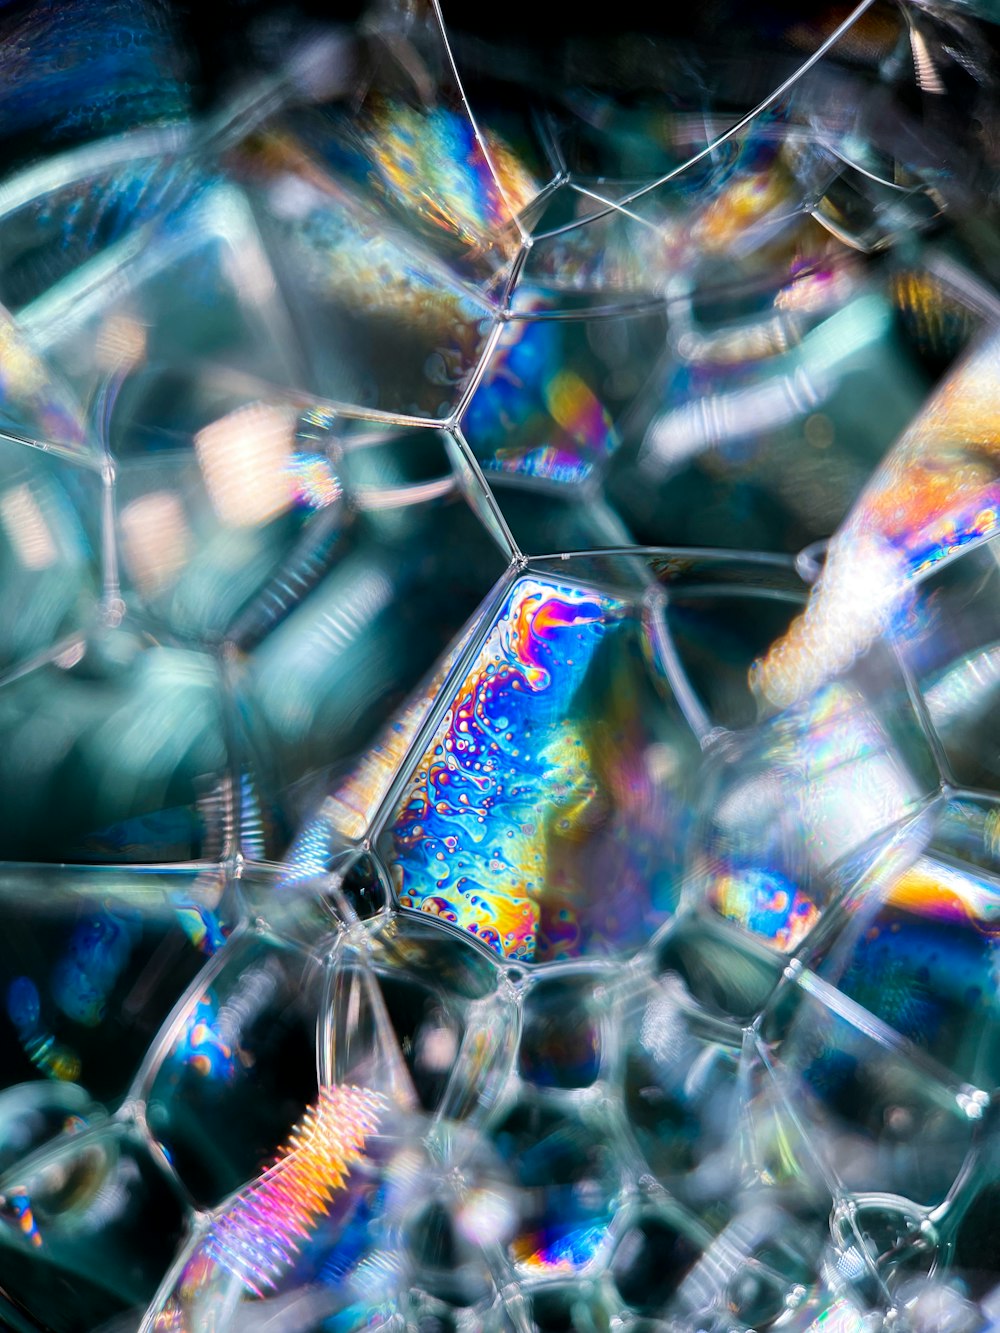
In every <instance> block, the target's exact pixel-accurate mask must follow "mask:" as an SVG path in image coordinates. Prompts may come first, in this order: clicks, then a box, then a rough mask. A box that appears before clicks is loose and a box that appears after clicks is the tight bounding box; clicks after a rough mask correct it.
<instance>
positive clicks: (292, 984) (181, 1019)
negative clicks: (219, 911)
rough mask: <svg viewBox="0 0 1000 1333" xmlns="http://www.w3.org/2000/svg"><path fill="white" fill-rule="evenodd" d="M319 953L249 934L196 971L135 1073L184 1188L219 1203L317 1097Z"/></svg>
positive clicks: (150, 1121) (154, 1131)
mask: <svg viewBox="0 0 1000 1333" xmlns="http://www.w3.org/2000/svg"><path fill="white" fill-rule="evenodd" d="M323 993H324V975H323V969H322V966H321V964H320V963H319V961H318V960H317V959H316V958H314V957H312V956H310V955H308V954H306V953H304V952H303V951H301V950H298V949H296V948H294V947H292V946H290V945H288V944H285V943H281V942H279V941H276V940H273V939H270V938H269V937H268V936H266V935H259V934H256V933H253V932H250V933H240V934H237V935H236V936H234V937H233V938H232V939H231V940H230V941H229V942H228V943H227V945H226V947H225V948H224V949H222V950H220V952H219V953H218V954H217V955H216V957H215V958H214V959H213V960H212V963H211V965H210V966H209V967H208V968H206V969H205V970H204V971H203V972H201V973H200V974H199V976H198V977H197V979H196V980H195V982H194V984H193V985H192V986H191V987H190V989H189V991H188V993H187V995H186V996H185V997H184V999H183V1000H182V1001H181V1003H180V1004H179V1006H178V1008H177V1010H176V1011H175V1013H174V1014H173V1015H172V1016H171V1018H170V1021H169V1022H168V1023H167V1024H166V1025H165V1027H164V1029H163V1031H162V1032H161V1034H160V1036H159V1038H158V1040H157V1041H156V1042H155V1044H152V1045H151V1050H150V1058H149V1059H148V1060H147V1062H146V1065H145V1066H144V1068H143V1070H142V1071H140V1073H139V1076H138V1078H137V1081H136V1084H135V1088H134V1094H133V1095H134V1096H135V1097H136V1098H137V1099H139V1100H140V1101H141V1103H142V1104H143V1105H144V1115H145V1121H146V1124H147V1125H148V1127H149V1132H150V1134H151V1136H152V1138H153V1139H154V1141H155V1142H156V1144H157V1145H158V1146H159V1148H160V1149H161V1150H162V1152H163V1153H164V1156H165V1158H166V1160H167V1161H168V1162H169V1163H170V1166H171V1168H172V1170H173V1171H174V1172H176V1174H177V1176H178V1177H179V1179H180V1180H181V1181H183V1183H184V1186H185V1188H186V1189H187V1190H188V1191H189V1192H190V1194H191V1196H192V1197H193V1198H195V1199H197V1200H198V1201H199V1202H201V1203H207V1204H210V1205H214V1204H217V1203H218V1202H219V1201H220V1200H221V1199H222V1198H224V1197H225V1196H226V1195H227V1194H229V1193H231V1192H232V1191H233V1190H235V1189H238V1188H239V1187H240V1186H242V1185H244V1184H245V1183H246V1182H247V1181H248V1180H250V1179H251V1178H252V1177H253V1176H254V1175H255V1174H256V1173H257V1171H258V1169H259V1165H260V1162H261V1160H262V1159H263V1158H265V1157H266V1156H267V1155H268V1153H269V1152H271V1151H272V1150H273V1148H274V1145H275V1144H276V1143H279V1142H281V1141H282V1140H283V1139H284V1138H285V1137H286V1136H287V1134H288V1132H289V1131H290V1129H291V1127H292V1125H293V1124H294V1123H295V1121H296V1120H297V1119H298V1118H299V1117H300V1116H301V1114H302V1112H303V1110H304V1108H305V1107H306V1106H307V1105H308V1104H310V1103H311V1102H313V1101H314V1099H315V1096H316V1086H317V1073H316V1060H315V1043H316V1034H317V1028H318V1024H319V1021H320V1013H321V1005H322V1000H323Z"/></svg>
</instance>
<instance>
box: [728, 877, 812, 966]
mask: <svg viewBox="0 0 1000 1333" xmlns="http://www.w3.org/2000/svg"><path fill="white" fill-rule="evenodd" d="M709 897H710V901H711V902H712V904H713V906H714V907H715V909H716V911H717V912H718V913H719V915H720V916H724V917H726V919H727V920H729V921H736V922H738V923H739V924H740V925H741V926H742V927H743V928H744V929H745V930H749V931H752V933H753V934H754V935H759V936H762V937H763V938H764V939H766V940H767V941H768V942H769V943H772V944H774V945H775V947H776V948H778V949H781V950H782V952H785V953H790V952H791V951H792V950H793V949H795V948H797V947H798V945H799V944H801V942H802V940H804V939H805V937H806V935H808V934H809V931H810V930H812V928H813V926H814V925H815V924H816V922H817V921H818V920H819V917H820V909H819V907H818V906H817V905H816V903H814V902H813V900H812V899H811V898H810V897H809V895H808V894H807V893H804V892H803V891H802V889H801V888H799V887H798V885H796V884H794V883H793V882H792V881H791V880H790V879H789V878H788V877H787V876H786V875H782V874H781V873H780V872H779V871H776V870H766V869H762V868H760V867H755V866H747V867H735V866H734V867H732V868H731V869H730V870H729V871H727V872H725V873H721V874H719V875H718V877H717V878H716V879H715V881H714V883H713V884H712V886H711V889H710V891H709Z"/></svg>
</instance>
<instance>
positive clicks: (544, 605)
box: [380, 571, 697, 961]
mask: <svg viewBox="0 0 1000 1333" xmlns="http://www.w3.org/2000/svg"><path fill="white" fill-rule="evenodd" d="M640 588H641V584H640ZM459 671H461V677H459V675H458V672H459ZM442 697H443V698H447V700H448V704H449V707H448V711H447V713H446V714H445V715H444V716H443V717H442V718H441V719H440V721H438V722H437V725H436V728H435V731H434V733H433V736H432V737H431V738H430V740H429V743H428V744H427V746H426V749H425V750H424V751H423V753H422V755H421V756H420V758H419V760H418V762H417V767H416V769H415V771H414V772H413V773H412V775H409V776H408V778H407V787H406V789H405V790H404V793H403V795H402V797H401V799H400V800H399V801H398V804H397V805H396V807H395V810H394V812H393V815H392V818H391V822H390V824H389V826H388V827H387V828H386V830H385V832H384V834H383V836H382V842H381V844H380V845H381V846H382V847H383V849H384V856H385V858H386V861H387V863H388V864H389V866H390V869H391V870H392V873H393V876H394V881H395V884H396V890H397V893H398V896H399V901H400V903H401V905H402V906H403V907H405V908H409V909H414V910H419V911H423V912H430V913H433V914H434V915H436V916H440V917H441V918H442V919H444V920H446V921H451V922H454V923H457V924H459V925H461V926H462V927H463V928H465V929H468V930H470V931H471V932H472V933H473V934H475V935H478V936H479V938H480V939H482V940H484V941H485V942H486V943H487V944H488V945H489V946H490V947H492V948H493V949H495V950H496V951H497V952H498V953H500V954H501V955H503V956H507V957H510V958H517V959H524V960H529V961H546V960H551V959H554V958H559V957H573V956H578V955H580V954H584V953H605V954H606V953H609V952H613V951H617V950H620V949H622V948H623V947H628V946H629V945H635V944H638V943H641V942H642V940H643V939H644V938H645V937H647V936H648V934H649V933H651V930H652V928H654V927H655V924H656V923H657V922H659V921H662V920H663V919H664V917H665V915H666V914H667V913H668V912H669V911H670V909H671V907H672V905H673V902H674V898H675V892H676V867H677V845H678V842H679V839H680V837H681V829H682V828H683V827H684V824H685V821H686V819H687V818H688V809H687V805H686V799H685V782H686V781H687V779H688V778H689V776H690V774H688V773H685V771H684V767H683V758H682V756H683V755H684V754H685V752H687V753H689V754H691V755H692V756H696V755H697V750H696V748H695V746H694V743H693V736H692V735H691V732H690V730H689V729H688V726H687V723H686V722H685V721H684V719H683V716H682V715H681V713H680V710H679V708H678V707H677V705H676V703H675V702H674V700H673V699H672V698H671V696H670V693H669V688H668V687H666V686H664V685H663V682H662V674H661V672H660V670H659V666H658V660H657V646H656V643H655V640H653V639H651V635H650V621H649V618H648V616H647V614H646V612H645V611H644V609H643V607H642V605H641V596H640V595H639V594H637V593H631V594H630V595H627V596H625V595H622V594H621V593H616V594H612V593H609V592H603V591H601V590H600V589H599V587H596V586H592V585H586V584H585V585H580V584H577V583H575V582H573V581H570V579H568V578H566V577H565V575H562V576H560V577H558V578H557V577H554V576H553V575H551V574H549V573H548V572H546V573H544V574H543V573H541V572H540V573H539V574H537V575H536V574H534V573H532V572H530V571H529V572H527V573H525V574H523V575H518V576H517V577H516V578H514V579H513V581H511V582H510V583H509V584H508V586H507V587H505V588H504V589H503V590H502V596H501V597H500V598H499V599H498V600H497V602H496V603H494V605H493V607H492V608H491V609H490V614H489V616H488V618H484V621H483V622H482V628H481V630H480V632H479V634H478V636H477V637H476V638H474V639H472V640H470V642H469V644H468V647H467V648H466V649H465V651H464V653H463V657H462V661H461V666H460V667H457V668H456V676H455V680H454V683H453V684H451V685H450V688H449V690H448V692H447V694H444V695H443V696H442ZM674 756H676V761H675V760H674V758H673V757H674ZM654 828H655V830H656V831H655V834H654ZM667 829H671V830H674V831H675V833H676V837H668V836H665V830H667ZM609 885H611V886H613V893H612V894H611V895H610V896H609V895H608V893H607V888H608V886H609Z"/></svg>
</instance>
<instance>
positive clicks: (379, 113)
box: [359, 101, 539, 245]
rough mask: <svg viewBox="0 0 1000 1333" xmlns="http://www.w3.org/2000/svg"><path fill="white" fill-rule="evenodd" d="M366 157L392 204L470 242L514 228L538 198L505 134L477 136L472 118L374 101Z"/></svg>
mask: <svg viewBox="0 0 1000 1333" xmlns="http://www.w3.org/2000/svg"><path fill="white" fill-rule="evenodd" d="M359 137H360V139H361V145H362V152H363V154H364V156H365V157H366V158H367V159H368V161H369V162H370V163H371V165H372V166H373V167H374V170H375V174H376V179H377V181H378V183H379V186H380V187H381V189H382V190H384V191H385V193H386V194H387V195H388V197H389V198H390V199H391V200H392V202H393V203H394V204H395V205H396V206H398V207H401V208H405V209H406V210H407V211H408V213H409V214H410V215H411V216H412V215H415V216H417V217H419V218H421V219H422V220H423V221H425V222H426V223H427V224H429V225H430V226H432V227H436V228H440V229H442V230H444V231H446V232H450V233H452V234H453V235H454V236H456V237H457V238H459V239H460V240H461V241H463V242H464V243H465V244H467V245H479V244H482V243H483V241H484V239H485V238H486V237H487V236H488V235H489V233H491V232H495V231H499V230H500V229H501V228H503V227H505V226H507V225H508V224H509V223H510V221H511V219H512V217H513V216H514V215H515V214H516V213H520V212H522V211H523V210H524V209H525V208H526V207H527V206H528V204H529V203H530V202H531V200H532V199H533V198H534V196H535V195H536V194H537V193H538V189H539V187H538V184H537V182H536V181H535V180H533V179H532V176H531V174H530V172H528V171H527V170H526V168H525V167H524V166H523V165H522V163H521V162H520V161H519V160H518V158H517V157H516V156H515V155H514V154H513V153H512V152H511V150H510V149H509V148H508V147H507V146H506V144H504V143H503V141H502V140H501V139H499V138H498V136H496V135H494V134H489V133H487V134H486V135H484V137H483V141H482V142H480V140H479V139H478V138H477V136H476V132H475V129H474V127H473V125H472V122H471V120H469V118H468V117H467V116H465V115H462V114H460V113H458V112H456V111H451V110H449V109H448V108H447V107H444V106H437V107H433V108H432V109H430V110H429V111H425V112H419V111H416V110H415V109H413V108H412V107H408V106H406V105H404V104H402V103H400V102H386V101H378V102H375V103H374V104H373V105H372V106H371V107H370V108H369V109H368V114H367V116H366V117H365V118H364V120H363V122H362V124H361V126H360V134H359Z"/></svg>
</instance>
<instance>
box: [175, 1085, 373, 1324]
mask: <svg viewBox="0 0 1000 1333" xmlns="http://www.w3.org/2000/svg"><path fill="white" fill-rule="evenodd" d="M384 1111H385V1105H384V1100H383V1098H382V1097H381V1096H380V1095H379V1094H378V1093H375V1092H371V1091H369V1090H368V1089H364V1088H357V1087H353V1086H351V1085H343V1086H338V1085H333V1086H330V1085H324V1086H322V1087H321V1088H320V1089H319V1094H318V1096H317V1099H316V1101H315V1103H314V1104H313V1105H312V1106H310V1107H309V1108H308V1109H307V1111H306V1113H305V1115H304V1116H303V1117H302V1120H301V1121H300V1122H299V1123H298V1124H297V1125H296V1126H295V1128H294V1129H293V1130H292V1132H291V1134H290V1135H289V1137H288V1141H287V1143H286V1144H285V1145H284V1146H283V1147H282V1148H281V1149H280V1151H279V1152H278V1154H277V1156H276V1158H275V1160H274V1162H273V1163H272V1165H271V1166H269V1167H268V1168H267V1169H266V1170H265V1171H264V1172H263V1173H262V1174H261V1175H260V1176H259V1177H258V1178H257V1179H256V1180H254V1181H252V1182H251V1183H250V1184H249V1185H248V1186H247V1187H246V1188H245V1189H244V1190H242V1191H240V1193H239V1194H237V1195H236V1196H235V1198H234V1199H233V1200H232V1201H231V1202H230V1203H229V1204H228V1205H227V1206H225V1207H224V1208H223V1209H221V1210H220V1211H219V1213H218V1214H217V1215H216V1216H215V1217H214V1218H213V1219H212V1221H211V1222H210V1223H209V1225H208V1228H207V1230H206V1231H205V1233H204V1235H203V1236H202V1237H201V1238H200V1239H198V1241H197V1242H196V1244H195V1245H194V1248H193V1250H192V1252H191V1253H190V1255H189V1257H188V1258H187V1261H186V1263H185V1265H184V1267H183V1269H182V1271H181V1273H180V1275H179V1277H178V1278H177V1282H176V1285H175V1287H174V1289H173V1290H172V1291H171V1292H170V1293H169V1294H168V1295H167V1297H166V1299H165V1300H164V1301H163V1302H162V1304H161V1305H160V1308H159V1310H158V1311H157V1312H156V1315H155V1317H154V1319H153V1321H152V1325H151V1327H152V1328H153V1329H156V1330H167V1329H186V1330H191V1331H192V1333H193V1330H195V1329H197V1328H200V1327H203V1324H202V1322H201V1321H202V1320H203V1319H205V1318H206V1317H209V1312H210V1311H211V1310H212V1309H213V1308H214V1307H216V1306H217V1303H218V1302H219V1301H220V1300H229V1301H232V1300H234V1299H240V1298H241V1297H247V1298H249V1299H251V1300H255V1299H260V1298H261V1297H263V1296H264V1294H265V1293H266V1292H269V1291H273V1290H275V1289H277V1288H278V1287H279V1286H280V1284H281V1282H282V1280H283V1279H285V1278H286V1277H287V1275H288V1273H289V1271H290V1270H291V1269H292V1268H293V1267H294V1265H295V1263H296V1260H297V1259H298V1256H299V1254H300V1252H301V1251H302V1249H303V1247H304V1246H305V1245H306V1244H307V1242H308V1241H309V1239H310V1237H311V1236H312V1234H313V1233H314V1232H315V1230H316V1228H317V1226H318V1225H319V1223H320V1222H321V1221H322V1219H323V1218H324V1217H325V1216H326V1215H327V1213H328V1212H329V1211H330V1209H331V1206H332V1205H333V1203H334V1200H335V1199H336V1197H337V1195H338V1194H339V1193H340V1192H341V1191H342V1190H344V1188H345V1185H346V1182H347V1178H348V1176H349V1175H350V1173H351V1171H352V1169H353V1168H354V1167H355V1166H356V1165H357V1163H358V1162H359V1161H360V1160H361V1158H362V1156H363V1153H364V1148H365V1144H366V1142H367V1140H368V1138H369V1137H370V1136H371V1135H372V1134H373V1133H374V1132H375V1131H376V1129H377V1127H378V1124H379V1121H380V1119H381V1117H382V1115H383V1113H384Z"/></svg>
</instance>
